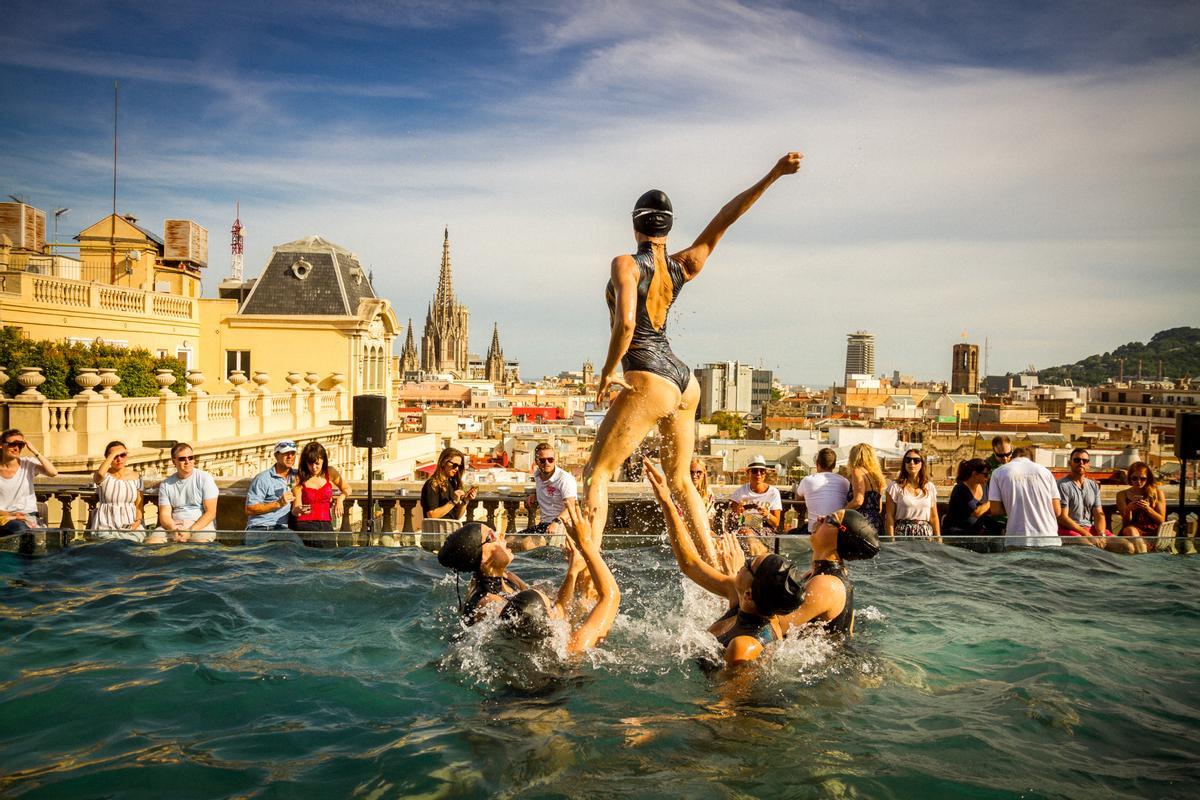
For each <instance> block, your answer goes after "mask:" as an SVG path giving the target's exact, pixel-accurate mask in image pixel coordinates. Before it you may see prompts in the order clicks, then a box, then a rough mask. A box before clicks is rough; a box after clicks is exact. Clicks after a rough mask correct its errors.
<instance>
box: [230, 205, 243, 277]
mask: <svg viewBox="0 0 1200 800" xmlns="http://www.w3.org/2000/svg"><path fill="white" fill-rule="evenodd" d="M230 233H231V234H232V241H231V244H230V248H229V249H230V252H231V253H233V261H232V264H231V269H230V272H231V273H232V274H231V276H230V277H232V278H233V280H235V281H240V280H241V279H242V250H243V246H244V240H243V239H242V204H241V202H238V204H237V213H236V215H235V216H234V219H233V230H232V231H231V232H230Z"/></svg>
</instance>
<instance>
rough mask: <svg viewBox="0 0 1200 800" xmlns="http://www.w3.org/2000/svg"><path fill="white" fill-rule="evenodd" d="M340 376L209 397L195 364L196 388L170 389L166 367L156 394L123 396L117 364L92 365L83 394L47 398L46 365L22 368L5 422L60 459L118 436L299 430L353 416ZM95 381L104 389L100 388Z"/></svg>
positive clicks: (180, 437) (191, 378) (1, 409)
mask: <svg viewBox="0 0 1200 800" xmlns="http://www.w3.org/2000/svg"><path fill="white" fill-rule="evenodd" d="M97 373H99V374H97ZM259 376H261V377H265V376H266V373H259ZM337 377H338V376H335V379H334V380H335V384H337V385H335V386H334V388H332V389H316V388H305V389H303V390H298V389H295V388H292V389H289V390H287V391H283V392H277V393H272V392H265V391H262V390H261V389H257V388H256V389H255V390H253V391H251V390H247V389H246V388H244V386H243V384H244V383H245V379H244V376H243V379H242V381H240V382H238V383H236V384H235V385H234V388H233V389H232V391H230V392H229V393H228V394H222V395H211V394H207V393H206V392H204V391H203V390H201V389H200V388H199V386H200V384H202V383H203V382H204V376H203V375H202V374H201V373H200V372H199V371H198V370H191V371H190V372H189V373H188V377H187V382H188V384H189V386H190V387H191V388H190V389H189V390H188V392H187V393H185V394H183V395H177V394H176V393H175V392H173V391H172V390H171V389H170V388H169V387H170V386H171V384H173V383H174V382H175V376H174V374H173V373H171V372H170V371H166V370H160V374H159V375H157V376H156V379H157V380H158V382H159V385H160V386H161V389H160V390H159V393H158V395H157V396H155V397H121V396H120V394H119V393H118V392H117V391H115V390H114V388H113V387H115V386H117V384H118V383H119V378H118V376H117V375H115V374H114V371H113V370H111V369H101V370H93V369H88V370H80V374H79V375H77V377H76V382H77V383H79V385H80V386H81V387H82V390H81V391H80V392H79V393H78V394H76V395H75V396H74V397H72V398H70V399H69V400H48V399H47V398H46V397H44V396H43V395H42V394H41V393H40V392H38V390H37V387H38V386H40V385H41V384H42V383H43V382H44V381H45V378H44V376H42V374H41V369H40V368H38V367H24V368H22V370H21V372H20V374H19V375H18V380H19V381H20V382H21V383H22V385H24V386H25V387H26V390H25V391H24V392H21V393H20V394H19V395H17V396H16V397H13V398H8V399H2V400H0V425H3V427H5V428H20V429H21V430H22V431H23V432H24V433H25V435H26V436H28V437H29V438H30V439H32V440H33V442H34V445H35V446H36V447H37V448H38V449H39V450H42V451H44V452H46V453H49V454H50V455H51V457H52V458H55V459H56V460H57V459H59V458H62V457H64V456H72V455H85V454H96V453H100V452H103V449H104V446H105V445H106V444H107V443H108V442H109V441H110V440H111V439H113V438H114V436H116V437H120V438H122V439H124V440H126V441H127V442H128V443H129V445H130V446H131V447H134V448H136V447H137V446H138V443H139V442H141V441H151V440H160V441H161V440H176V441H186V442H210V441H224V440H237V439H248V438H253V437H256V436H263V435H271V434H280V435H294V434H295V432H296V431H304V430H312V429H316V428H323V427H325V426H328V425H329V424H330V422H331V421H332V420H335V419H342V418H345V417H348V416H349V415H350V399H349V396H348V394H347V393H346V391H345V389H344V388H343V387H342V386H341V385H340V381H338V380H337ZM263 382H265V381H263ZM260 385H261V384H260ZM95 386H102V387H103V390H102V391H99V392H97V391H95V390H94V388H93V387H95Z"/></svg>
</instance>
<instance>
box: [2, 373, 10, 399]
mask: <svg viewBox="0 0 1200 800" xmlns="http://www.w3.org/2000/svg"><path fill="white" fill-rule="evenodd" d="M7 385H8V370H6V369H5V368H4V367H0V399H3V398H5V397H8V395H6V394H5V393H4V387H5V386H7Z"/></svg>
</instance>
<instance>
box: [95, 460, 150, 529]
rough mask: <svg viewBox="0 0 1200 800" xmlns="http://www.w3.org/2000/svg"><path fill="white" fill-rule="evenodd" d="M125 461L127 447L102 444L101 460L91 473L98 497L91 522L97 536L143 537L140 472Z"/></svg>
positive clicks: (142, 500)
mask: <svg viewBox="0 0 1200 800" xmlns="http://www.w3.org/2000/svg"><path fill="white" fill-rule="evenodd" d="M128 463H129V448H128V447H126V446H125V445H124V443H122V442H109V443H108V446H107V447H105V448H104V463H103V464H101V465H100V467H99V468H98V469H97V470H96V471H95V472H93V473H92V480H93V481H94V482H95V484H96V497H97V498H98V499H99V501H100V502H99V503H98V504H97V505H96V513H95V515H94V516H93V517H92V526H91V527H92V530H93V531H95V537H96V538H97V539H126V540H128V541H131V542H141V541H144V540H145V538H146V531H145V529H144V527H143V526H142V505H143V503H144V499H143V497H142V476H141V475H139V474H138V473H137V472H136V471H135V470H133V469H132V468H130V467H128V466H126V464H128Z"/></svg>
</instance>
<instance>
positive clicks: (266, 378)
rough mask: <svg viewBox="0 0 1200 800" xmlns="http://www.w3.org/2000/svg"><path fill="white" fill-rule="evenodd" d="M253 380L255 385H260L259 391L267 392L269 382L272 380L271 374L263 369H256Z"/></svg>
mask: <svg viewBox="0 0 1200 800" xmlns="http://www.w3.org/2000/svg"><path fill="white" fill-rule="evenodd" d="M253 380H254V383H255V385H257V386H258V391H260V392H265V391H266V390H267V384H268V383H270V382H271V376H270V375H269V374H267V373H266V372H263V371H262V370H255V372H254V378H253Z"/></svg>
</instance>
